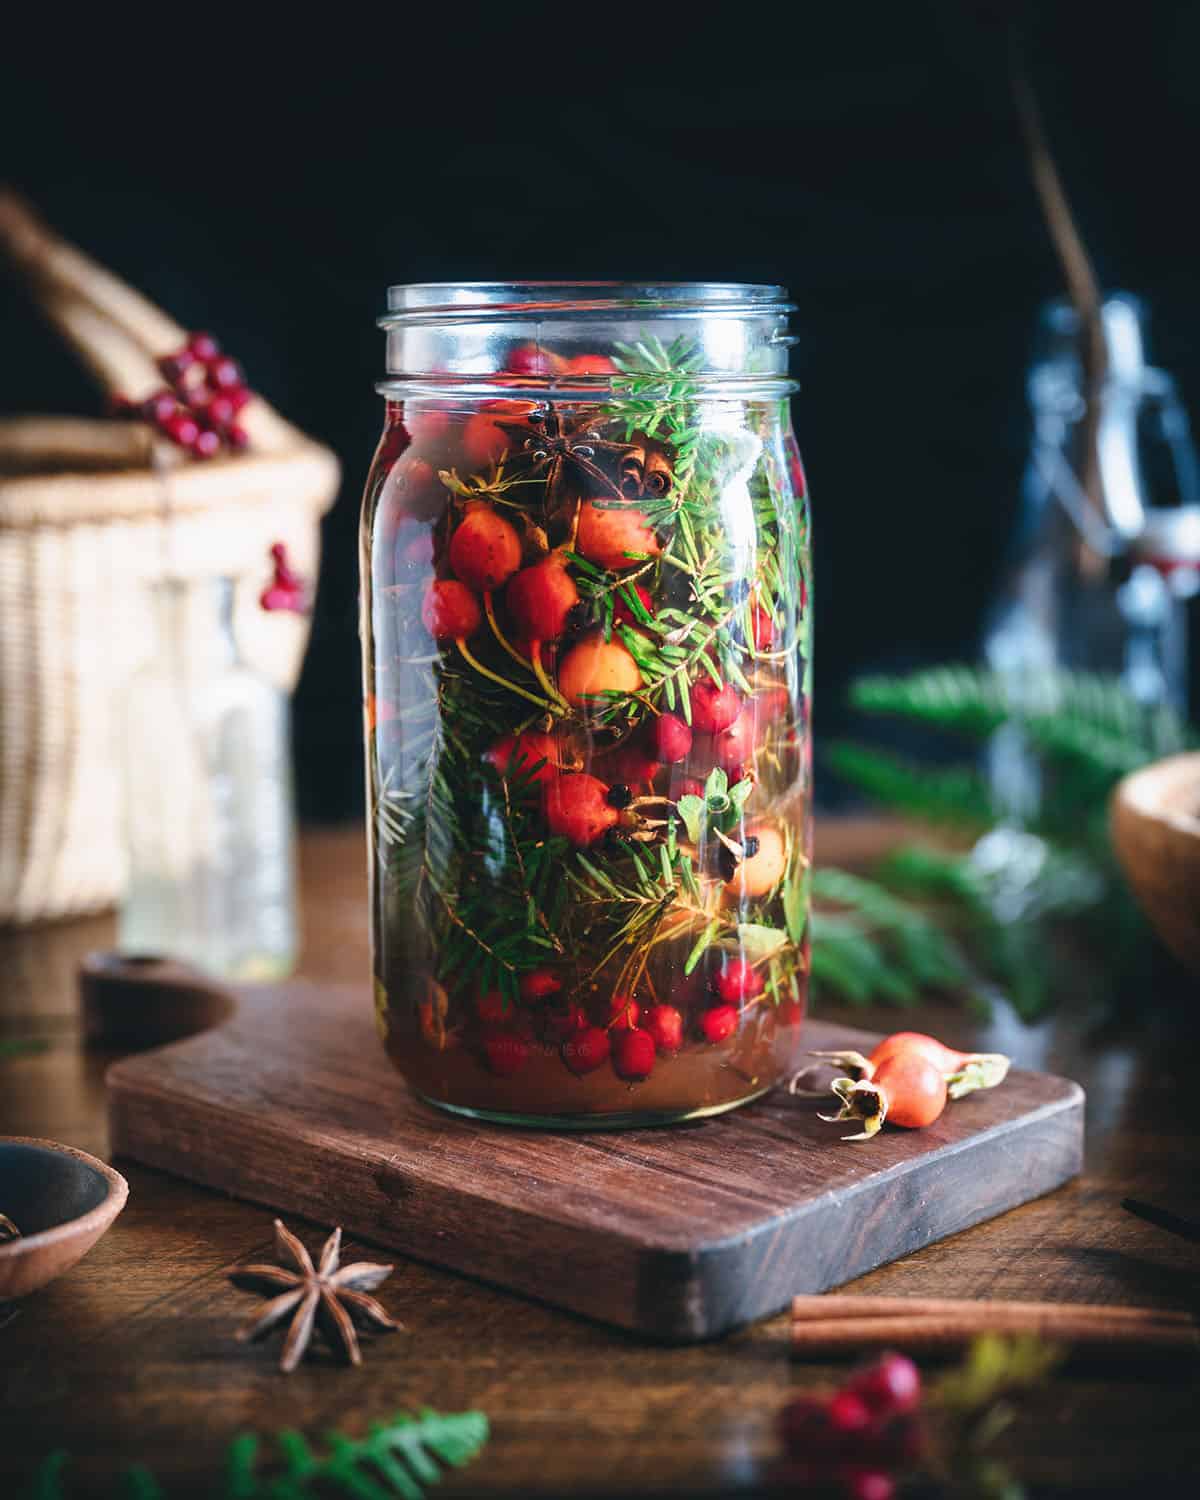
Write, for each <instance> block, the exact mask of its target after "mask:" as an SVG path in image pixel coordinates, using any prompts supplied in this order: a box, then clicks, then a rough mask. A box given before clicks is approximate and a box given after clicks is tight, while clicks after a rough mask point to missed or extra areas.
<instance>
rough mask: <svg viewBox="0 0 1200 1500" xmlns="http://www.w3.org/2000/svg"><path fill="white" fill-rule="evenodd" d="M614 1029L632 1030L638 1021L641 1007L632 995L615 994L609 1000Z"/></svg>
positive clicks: (612, 1027) (611, 1023)
mask: <svg viewBox="0 0 1200 1500" xmlns="http://www.w3.org/2000/svg"><path fill="white" fill-rule="evenodd" d="M609 1011H610V1014H611V1016H612V1020H611V1022H610V1026H611V1029H612V1030H613V1031H632V1029H633V1028H634V1027H635V1026H636V1025H637V1023H638V1015H639V1014H640V1007H639V1005H638V1003H637V1001H636V1000H635V999H634V998H633V996H632V995H614V996H613V997H612V999H611V1000H610V1001H609Z"/></svg>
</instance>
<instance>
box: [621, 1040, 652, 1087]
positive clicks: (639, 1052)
mask: <svg viewBox="0 0 1200 1500" xmlns="http://www.w3.org/2000/svg"><path fill="white" fill-rule="evenodd" d="M654 1056H655V1047H654V1038H653V1037H652V1036H651V1035H650V1033H649V1032H648V1031H642V1030H641V1029H640V1027H636V1026H635V1027H634V1028H633V1029H632V1030H630V1031H619V1032H617V1034H616V1036H615V1037H614V1038H613V1069H614V1071H615V1072H616V1073H617V1075H618V1077H620V1078H625V1079H627V1080H628V1081H629V1082H630V1083H636V1082H638V1081H640V1080H641V1079H643V1078H649V1076H650V1074H651V1072H652V1071H653V1069H654Z"/></svg>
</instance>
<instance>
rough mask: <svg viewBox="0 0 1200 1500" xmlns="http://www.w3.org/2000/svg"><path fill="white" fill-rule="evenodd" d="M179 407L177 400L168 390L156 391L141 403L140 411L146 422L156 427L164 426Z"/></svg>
mask: <svg viewBox="0 0 1200 1500" xmlns="http://www.w3.org/2000/svg"><path fill="white" fill-rule="evenodd" d="M178 409H179V402H178V401H176V399H175V397H174V395H173V394H172V393H171V392H170V391H156V392H155V393H154V395H153V396H147V397H146V399H145V401H143V402H142V404H141V408H140V410H141V413H142V416H143V417H145V419H146V421H147V422H153V423H154V425H155V426H156V427H165V426H166V424H167V423H168V422H169V421H170V420H171V418H172V417H173V416H174V415H175V413H176V411H178Z"/></svg>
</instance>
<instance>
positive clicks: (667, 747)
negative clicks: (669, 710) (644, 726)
mask: <svg viewBox="0 0 1200 1500" xmlns="http://www.w3.org/2000/svg"><path fill="white" fill-rule="evenodd" d="M651 733H652V734H653V737H654V740H653V742H654V753H655V754H656V755H657V756H658V758H659V760H665V761H667V762H668V764H671V763H673V762H675V761H679V760H686V759H687V757H688V754H689V753H690V751H691V748H692V731H691V730H690V729H689V728H688V727H687V725H686V724H685V723H684V722H683V720H682V719H681V718H679V716H678V715H677V714H659V716H658V718H657V719H655V721H654V727H653V730H652V731H651Z"/></svg>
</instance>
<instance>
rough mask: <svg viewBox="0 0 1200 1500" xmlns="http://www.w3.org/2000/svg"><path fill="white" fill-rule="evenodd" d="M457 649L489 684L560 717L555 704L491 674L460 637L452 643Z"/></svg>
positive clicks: (498, 675) (489, 669) (506, 679)
mask: <svg viewBox="0 0 1200 1500" xmlns="http://www.w3.org/2000/svg"><path fill="white" fill-rule="evenodd" d="M454 644H455V645H456V646H457V647H458V649H459V652H460V654H461V656H462V659H463V660H464V661H465V662H466V663H467V665H468V666H469V667H474V669H475V671H476V672H478V673H479V675H480V676H481V677H486V678H487V679H488V681H489V682H495V683H497V684H498V685H499V686H500V687H502V688H507V689H508V690H509V692H510V693H517V694H518V695H519V696H520V697H522V698H527V699H528V700H529V702H530V703H536V704H537V706H538V707H539V708H544V709H546V710H547V712H548V713H552V714H559V715H561V714H562V712H563V710H562V709H561V708H560V707H559V705H558V704H557V703H550V702H548V701H547V700H546V699H545V698H539V697H538V695H537V694H536V693H530V692H527V691H526V690H525V689H524V688H523V687H518V686H517V684H516V683H515V682H509V680H508V678H507V677H501V676H500V674H499V673H498V672H493V671H492V670H491V668H490V667H485V666H484V664H483V663H482V662H481V661H479V660H478V658H476V657H474V656H472V655H471V653H470V651H469V650H468V649H467V643H466V641H465V640H464V638H463V637H462V636H459V638H458V639H457V640H456V641H455V642H454Z"/></svg>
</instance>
